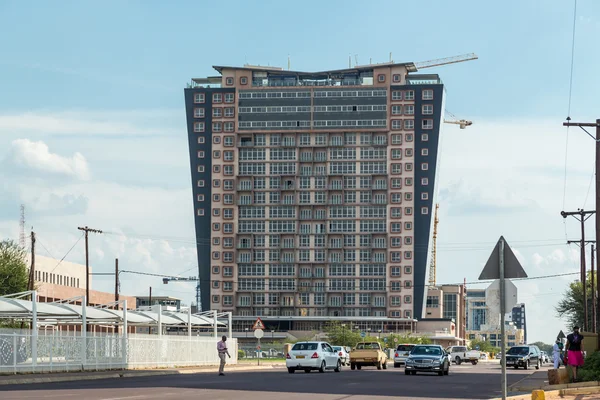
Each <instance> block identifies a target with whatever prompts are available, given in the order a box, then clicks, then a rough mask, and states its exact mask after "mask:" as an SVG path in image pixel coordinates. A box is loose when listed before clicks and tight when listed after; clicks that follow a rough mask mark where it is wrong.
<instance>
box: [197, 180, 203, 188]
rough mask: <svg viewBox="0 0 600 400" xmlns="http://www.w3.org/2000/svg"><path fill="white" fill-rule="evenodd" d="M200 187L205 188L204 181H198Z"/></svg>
mask: <svg viewBox="0 0 600 400" xmlns="http://www.w3.org/2000/svg"><path fill="white" fill-rule="evenodd" d="M198 187H204V180H202V179H200V180H199V181H198Z"/></svg>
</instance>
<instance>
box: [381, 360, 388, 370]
mask: <svg viewBox="0 0 600 400" xmlns="http://www.w3.org/2000/svg"><path fill="white" fill-rule="evenodd" d="M382 367H383V369H387V361H384V363H383V365H382Z"/></svg>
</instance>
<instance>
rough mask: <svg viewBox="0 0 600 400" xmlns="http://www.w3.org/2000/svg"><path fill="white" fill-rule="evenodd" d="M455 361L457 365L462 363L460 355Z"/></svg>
mask: <svg viewBox="0 0 600 400" xmlns="http://www.w3.org/2000/svg"><path fill="white" fill-rule="evenodd" d="M455 361H456V365H460V363H461V360H460V357H459V356H456V358H455Z"/></svg>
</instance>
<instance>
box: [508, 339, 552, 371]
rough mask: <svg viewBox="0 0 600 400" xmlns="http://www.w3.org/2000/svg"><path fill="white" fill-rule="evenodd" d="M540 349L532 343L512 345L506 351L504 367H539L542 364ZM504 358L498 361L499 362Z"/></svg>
mask: <svg viewBox="0 0 600 400" xmlns="http://www.w3.org/2000/svg"><path fill="white" fill-rule="evenodd" d="M541 357H542V355H541V351H540V349H539V348H538V347H537V346H534V345H526V344H525V345H520V346H513V347H511V348H510V349H509V350H508V351H507V352H506V358H505V360H506V367H514V369H518V368H519V367H523V368H525V369H528V368H529V367H531V366H535V369H540V365H541V364H542V360H541ZM502 362H504V360H502V361H500V363H502Z"/></svg>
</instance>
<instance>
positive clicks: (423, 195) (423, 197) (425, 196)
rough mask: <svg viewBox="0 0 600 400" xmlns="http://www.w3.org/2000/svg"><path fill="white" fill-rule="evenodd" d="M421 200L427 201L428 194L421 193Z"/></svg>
mask: <svg viewBox="0 0 600 400" xmlns="http://www.w3.org/2000/svg"><path fill="white" fill-rule="evenodd" d="M421 200H429V193H427V192H422V193H421Z"/></svg>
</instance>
